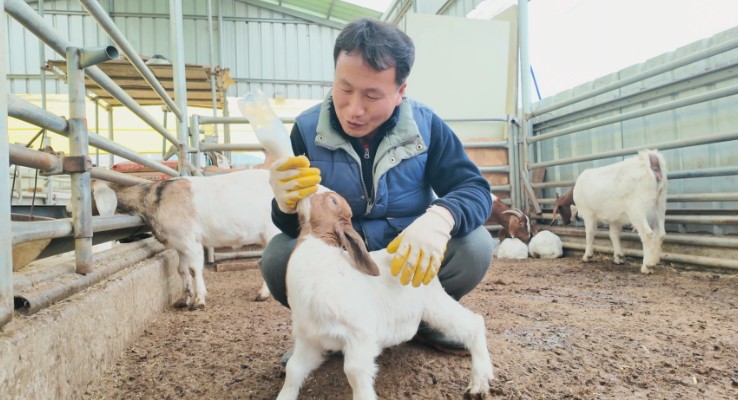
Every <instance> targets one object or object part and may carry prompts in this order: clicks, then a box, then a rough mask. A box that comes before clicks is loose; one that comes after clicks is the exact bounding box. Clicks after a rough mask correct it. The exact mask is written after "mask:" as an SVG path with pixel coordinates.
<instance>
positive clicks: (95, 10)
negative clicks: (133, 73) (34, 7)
mask: <svg viewBox="0 0 738 400" xmlns="http://www.w3.org/2000/svg"><path fill="white" fill-rule="evenodd" d="M79 2H80V3H82V7H84V8H85V9H86V10H87V12H89V13H90V15H91V16H92V18H94V19H95V21H97V23H98V25H100V27H101V28H102V29H103V30H104V31H105V32H106V33H107V34H108V36H110V38H111V39H112V40H113V42H114V43H115V44H116V45H117V46H118V47H119V48H120V49H121V50H122V51H123V54H125V55H126V58H127V59H128V61H130V62H131V64H133V67H134V68H136V70H137V71H138V73H140V74H141V76H142V77H143V78H144V79H145V80H146V82H148V84H149V85H150V86H151V88H152V89H154V92H156V94H157V95H159V98H161V99H162V100H163V101H164V102H165V103H166V104H167V106H169V108H170V109H171V110H172V112H174V114H175V115H177V118H181V112H180V110H179V108H178V107H177V105H176V104H174V101H173V100H172V99H171V98H170V97H169V94H168V93H167V91H166V89H164V86H162V84H161V82H159V79H158V78H157V77H156V75H154V73H153V72H152V71H151V69H150V68H149V66H148V65H146V63H145V62H144V61H143V59H142V58H141V56H140V55H139V54H138V52H137V51H136V49H134V48H133V46H132V45H131V43H130V42H129V41H128V40H127V39H126V37H125V35H123V32H121V31H120V29H118V27H117V26H116V25H115V22H113V19H112V18H110V16H109V15H108V14H107V12H105V9H104V8H103V7H102V6H101V5H100V3H99V2H98V1H97V0H79Z"/></svg>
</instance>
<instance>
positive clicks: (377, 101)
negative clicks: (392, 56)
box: [333, 51, 406, 138]
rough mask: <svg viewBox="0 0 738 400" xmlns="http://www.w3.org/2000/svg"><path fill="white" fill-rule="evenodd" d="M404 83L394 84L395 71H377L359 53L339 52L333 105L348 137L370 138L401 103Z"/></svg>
mask: <svg viewBox="0 0 738 400" xmlns="http://www.w3.org/2000/svg"><path fill="white" fill-rule="evenodd" d="M405 86H406V84H405V83H403V84H402V85H401V86H400V87H397V85H396V84H395V68H394V67H392V68H389V69H387V70H384V71H376V70H374V69H373V68H372V67H370V66H369V65H368V64H367V63H366V62H365V61H364V58H363V57H362V56H361V53H360V52H358V51H353V52H351V53H346V52H341V53H340V54H339V55H338V59H337V60H336V71H335V78H334V80H333V105H334V107H335V109H336V114H337V115H338V120H339V121H340V122H341V127H343V130H344V131H345V132H346V134H347V135H349V136H351V137H355V138H363V137H366V136H369V135H371V134H373V133H375V131H376V130H377V128H379V126H380V125H382V124H383V123H384V122H385V121H387V120H388V119H389V118H390V117H391V116H392V112H393V111H394V110H395V107H397V105H399V104H400V102H401V101H402V96H403V94H404V93H405Z"/></svg>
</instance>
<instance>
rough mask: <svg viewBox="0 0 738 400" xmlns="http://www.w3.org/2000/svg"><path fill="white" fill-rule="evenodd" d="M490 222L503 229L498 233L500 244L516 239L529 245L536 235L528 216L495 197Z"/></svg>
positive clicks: (493, 197)
mask: <svg viewBox="0 0 738 400" xmlns="http://www.w3.org/2000/svg"><path fill="white" fill-rule="evenodd" d="M489 220H490V221H493V222H496V223H498V224H500V226H501V228H500V230H499V232H498V233H497V238H498V239H500V242H502V241H503V240H505V239H507V238H514V239H520V240H521V241H522V242H523V243H528V241H530V238H531V237H533V235H534V234H535V230H536V228H535V227H532V226H531V223H530V217H528V215H526V214H525V213H524V212H523V211H521V210H519V209H517V208H512V207H510V206H508V205H507V204H505V203H503V202H502V201H501V200H500V199H498V198H497V197H495V196H492V214H491V215H490V218H489Z"/></svg>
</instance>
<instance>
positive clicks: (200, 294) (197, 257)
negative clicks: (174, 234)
mask: <svg viewBox="0 0 738 400" xmlns="http://www.w3.org/2000/svg"><path fill="white" fill-rule="evenodd" d="M180 254H181V255H180V256H184V259H185V260H186V262H187V267H188V272H189V274H190V275H192V278H193V279H194V284H193V289H194V290H193V292H192V302H191V303H190V304H189V306H190V310H198V309H201V308H205V297H206V296H207V290H206V289H205V279H204V278H203V269H204V262H205V251H204V249H203V247H202V246H201V245H199V244H192V245H190V246H188V247H187V250H186V251H184V252H182V253H180Z"/></svg>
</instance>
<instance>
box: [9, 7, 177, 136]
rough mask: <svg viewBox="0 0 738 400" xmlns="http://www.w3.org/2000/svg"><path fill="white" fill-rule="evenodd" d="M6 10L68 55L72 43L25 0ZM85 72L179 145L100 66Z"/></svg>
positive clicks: (48, 43)
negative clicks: (67, 51)
mask: <svg viewBox="0 0 738 400" xmlns="http://www.w3.org/2000/svg"><path fill="white" fill-rule="evenodd" d="M4 8H5V11H6V12H7V13H8V14H10V15H11V16H12V17H13V18H15V19H16V20H17V21H18V22H20V23H21V24H22V25H23V26H24V27H26V29H28V30H29V31H31V32H32V33H33V34H34V35H36V36H37V37H38V38H40V39H41V40H43V41H44V43H46V44H47V45H48V46H49V47H51V48H52V49H53V50H54V51H56V52H57V53H59V54H60V55H62V56H66V48H67V47H70V44H69V43H68V42H67V41H66V40H65V39H64V38H63V37H62V36H61V35H60V34H59V33H58V32H56V30H55V29H54V27H53V26H51V25H50V24H49V23H48V22H46V20H44V19H43V18H41V16H40V15H38V14H37V13H36V12H35V11H34V10H33V9H32V8H31V6H29V5H28V4H27V3H26V2H25V1H23V0H5V4H4ZM85 73H86V74H87V76H89V77H90V79H92V80H93V81H95V83H97V84H98V85H99V86H100V87H101V88H103V89H105V90H106V91H107V92H108V93H110V94H111V95H112V96H113V97H115V98H116V99H118V100H119V101H120V102H121V103H123V104H124V105H125V106H126V107H128V109H130V110H131V111H132V112H133V113H134V114H136V115H137V116H138V117H139V118H141V120H143V121H144V122H146V123H147V124H148V125H149V126H150V127H151V128H153V129H154V130H155V131H157V132H159V134H161V135H162V136H164V137H165V138H167V140H169V141H170V142H172V143H174V144H175V145H178V144H179V142H178V141H177V139H176V138H175V137H174V136H172V135H171V134H170V133H169V132H167V130H166V129H164V127H162V126H161V125H160V124H159V123H158V122H157V121H156V120H155V119H154V118H153V117H152V116H151V115H150V114H149V113H147V112H146V111H145V110H144V109H143V108H142V107H141V106H140V105H139V104H138V103H136V101H135V100H134V99H133V98H132V97H131V96H130V95H129V94H128V93H126V91H125V90H123V89H122V88H121V87H120V86H118V84H116V83H115V82H114V81H113V80H112V79H110V77H108V76H107V75H105V73H104V72H102V70H101V69H100V68H98V67H95V66H93V67H88V68H85Z"/></svg>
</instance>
